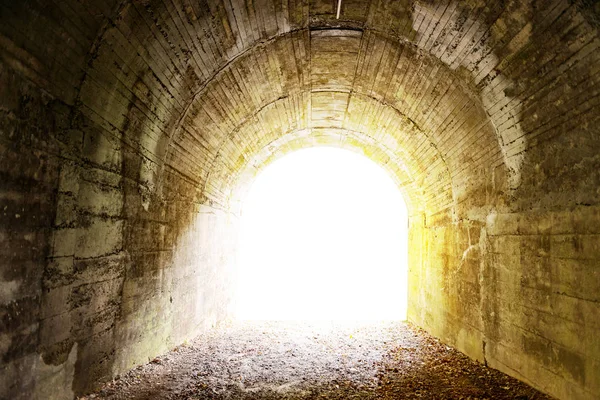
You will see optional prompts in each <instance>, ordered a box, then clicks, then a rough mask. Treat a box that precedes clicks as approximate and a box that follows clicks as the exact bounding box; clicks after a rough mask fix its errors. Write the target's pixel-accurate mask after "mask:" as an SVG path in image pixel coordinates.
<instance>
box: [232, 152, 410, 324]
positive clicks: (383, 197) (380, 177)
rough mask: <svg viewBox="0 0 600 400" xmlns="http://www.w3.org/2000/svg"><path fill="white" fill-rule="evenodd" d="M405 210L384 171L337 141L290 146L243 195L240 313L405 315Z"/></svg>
mask: <svg viewBox="0 0 600 400" xmlns="http://www.w3.org/2000/svg"><path fill="white" fill-rule="evenodd" d="M407 227H408V223H407V215H406V205H405V203H404V200H403V198H402V196H401V194H400V192H399V191H398V189H397V187H396V186H395V184H394V182H393V181H392V179H391V178H390V177H389V176H388V175H387V173H386V172H385V171H384V170H383V169H382V168H381V167H379V166H378V165H377V164H375V163H374V162H372V161H371V160H369V159H368V158H366V157H364V156H361V155H358V154H355V153H352V152H350V151H347V150H341V149H336V148H323V147H320V148H311V149H305V150H300V151H297V152H294V153H292V154H289V155H287V156H285V157H283V158H281V159H280V160H277V161H275V162H274V163H273V164H272V165H270V166H269V167H268V168H266V169H265V170H264V172H262V173H261V174H260V175H259V176H258V177H257V179H256V181H255V182H254V184H253V185H252V187H251V189H250V191H249V192H248V195H247V197H246V199H245V201H244V203H243V208H242V218H241V227H240V229H241V235H240V242H239V245H240V248H239V253H238V268H239V276H238V278H239V279H238V285H239V286H238V291H237V293H238V298H237V316H238V318H239V319H270V320H382V319H388V320H389V319H405V317H406V297H407V266H406V263H407V248H406V246H407V241H408V239H407Z"/></svg>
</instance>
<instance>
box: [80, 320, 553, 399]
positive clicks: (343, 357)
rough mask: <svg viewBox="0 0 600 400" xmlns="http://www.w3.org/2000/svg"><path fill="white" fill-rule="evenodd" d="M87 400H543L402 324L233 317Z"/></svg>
mask: <svg viewBox="0 0 600 400" xmlns="http://www.w3.org/2000/svg"><path fill="white" fill-rule="evenodd" d="M80 399H81V400H84V399H85V400H87V399H137V400H141V399H178V400H179V399H186V400H192V399H261V400H263V399H390V400H392V399H394V400H396V399H522V400H525V399H550V397H548V396H546V395H543V394H541V393H539V392H537V391H536V390H534V389H532V388H530V387H529V386H527V385H525V384H523V383H521V382H519V381H517V380H515V379H513V378H510V377H508V376H506V375H504V374H502V373H500V372H498V371H496V370H493V369H490V368H487V367H485V366H484V365H482V364H480V363H477V362H475V361H472V360H470V359H469V358H467V357H466V356H464V355H463V354H461V353H459V352H458V351H456V350H454V349H452V348H450V347H448V346H446V345H444V344H442V343H440V342H439V341H438V340H436V339H435V338H433V337H431V336H429V335H427V334H426V333H425V332H423V331H421V330H419V329H416V328H414V327H411V326H410V325H408V324H405V323H401V322H389V323H379V324H361V325H355V324H343V323H335V324H333V323H320V324H319V323H304V322H252V323H237V324H233V325H230V326H227V327H223V328H221V329H218V330H214V331H211V332H208V333H206V334H204V335H201V336H199V337H198V338H196V339H195V340H194V341H193V342H190V343H187V344H185V345H182V346H179V347H178V348H176V349H174V350H173V351H171V352H169V353H167V354H164V355H162V356H160V357H157V358H156V359H154V360H152V361H151V362H150V363H148V364H146V365H143V366H140V367H138V368H136V369H134V370H132V371H130V372H129V373H128V374H126V375H124V376H121V377H119V378H117V379H115V380H113V381H111V382H108V383H107V384H105V385H104V387H103V388H102V389H101V390H100V391H98V392H97V393H94V394H92V395H89V396H86V397H81V398H80Z"/></svg>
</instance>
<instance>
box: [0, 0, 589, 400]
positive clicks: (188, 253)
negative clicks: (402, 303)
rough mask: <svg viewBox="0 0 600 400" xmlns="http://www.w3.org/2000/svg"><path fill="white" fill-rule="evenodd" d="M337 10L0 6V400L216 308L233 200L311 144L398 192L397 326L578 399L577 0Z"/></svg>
mask: <svg viewBox="0 0 600 400" xmlns="http://www.w3.org/2000/svg"><path fill="white" fill-rule="evenodd" d="M334 3H335V2H332V1H320V0H319V1H314V2H303V1H291V2H290V1H283V2H279V1H270V0H264V1H259V2H252V3H250V2H237V1H228V2H221V1H218V0H214V1H213V0H211V1H200V2H190V1H187V0H172V1H162V0H148V1H129V0H124V1H121V2H106V1H102V2H100V1H93V0H90V1H88V2H86V3H85V4H83V3H81V2H79V1H75V0H73V1H62V2H60V4H54V3H53V5H52V6H49V5H46V4H42V2H8V1H6V2H2V3H0V44H1V45H0V178H2V179H1V181H0V202H1V203H0V210H2V211H1V212H2V215H1V218H2V224H1V225H0V246H1V247H0V254H1V258H0V278H1V286H0V295H1V297H0V307H1V308H0V318H1V319H2V321H3V323H2V325H1V326H0V354H1V356H2V361H1V368H2V371H1V372H2V373H1V374H0V388H1V389H2V390H3V391H4V392H0V397H2V396H5V397H9V398H19V397H21V398H30V397H35V396H37V397H39V398H51V397H55V398H64V397H69V396H71V395H72V393H73V392H75V393H83V392H85V391H87V390H90V388H92V387H93V385H94V384H95V383H96V382H99V381H102V380H106V379H108V378H110V377H111V376H113V375H115V374H118V373H120V372H123V371H125V370H127V369H128V368H130V367H132V366H134V365H136V364H138V363H141V362H144V361H146V360H147V359H148V358H149V357H153V356H155V355H156V354H158V353H160V352H162V351H164V350H165V349H167V348H168V347H170V346H174V345H176V344H178V343H180V342H181V341H183V340H185V338H187V337H190V336H193V335H194V334H195V333H196V332H198V331H199V330H201V329H203V328H205V327H207V326H210V325H212V324H214V323H216V322H217V321H219V320H222V319H223V318H225V317H226V315H227V307H228V301H229V297H230V296H231V292H230V290H229V287H230V286H231V272H232V265H233V264H232V255H233V253H234V251H233V249H234V248H235V240H234V238H235V226H236V218H235V216H234V214H235V210H236V209H237V207H238V206H239V204H238V202H239V199H240V197H241V193H243V189H244V187H246V186H247V184H248V182H249V181H250V180H251V179H252V177H253V176H255V175H256V173H258V171H260V170H261V169H262V168H264V166H265V165H267V164H268V163H269V162H271V161H272V160H273V159H274V158H276V157H280V156H282V155H283V154H285V153H286V152H289V151H293V150H294V149H297V148H301V147H305V146H311V145H319V144H327V145H336V146H342V147H348V148H352V149H354V150H356V151H360V152H362V153H363V154H365V155H366V156H368V157H370V158H372V159H373V160H375V161H376V162H378V163H380V164H381V165H383V166H384V167H385V168H386V169H387V170H388V171H389V172H390V173H391V174H392V175H393V176H394V178H395V180H396V181H397V182H398V184H399V186H400V187H401V188H402V190H403V192H404V194H405V196H406V198H407V203H408V205H409V209H410V211H409V212H410V214H411V232H410V237H411V239H410V240H411V246H410V249H411V251H412V253H411V254H410V258H411V265H410V269H411V272H410V276H411V282H410V310H409V318H410V319H411V320H412V321H413V322H415V323H416V324H418V325H420V326H422V327H424V328H426V329H427V330H429V331H431V332H432V333H434V334H435V335H437V336H439V337H441V338H442V339H444V340H445V341H446V342H448V343H450V344H452V345H455V346H457V347H458V348H459V349H461V350H462V351H464V352H465V353H467V354H469V355H470V356H472V357H474V358H477V359H479V360H481V361H483V362H487V363H488V364H489V365H491V366H493V367H495V368H499V369H501V370H503V371H505V372H507V373H509V374H511V375H514V376H517V377H519V378H520V379H523V380H525V381H528V382H529V383H531V384H533V385H534V386H536V387H538V388H540V389H542V390H544V391H546V392H549V393H551V394H554V395H556V396H558V397H561V398H578V399H591V398H596V397H598V395H599V394H600V387H599V386H598V385H599V382H600V377H599V376H598V371H600V368H598V367H599V365H598V364H600V347H599V346H598V343H597V341H596V340H595V338H594V335H595V334H594V332H595V331H596V330H597V328H598V321H600V299H599V298H598V294H597V293H598V289H600V273H599V272H598V271H597V267H596V264H597V259H598V255H599V254H600V249H599V246H600V244H599V240H598V239H599V236H598V234H599V232H597V229H596V228H595V227H596V226H597V225H598V206H599V204H598V199H599V193H598V189H597V188H598V187H599V183H600V176H598V174H599V172H598V171H600V168H599V167H600V165H599V164H600V162H599V161H600V160H599V159H598V155H597V150H598V149H599V148H600V143H598V142H599V140H600V132H599V130H598V129H599V126H600V124H598V122H599V119H600V113H599V112H598V111H597V110H598V104H597V103H598V98H599V97H598V90H599V89H598V86H599V85H598V84H599V83H600V82H599V81H600V77H599V75H598V68H599V66H600V63H599V61H600V60H599V57H600V52H599V51H598V46H599V45H600V42H599V40H598V27H599V22H598V21H599V18H598V15H599V14H600V10H599V9H598V7H599V6H598V5H597V2H593V1H585V0H579V1H575V2H571V1H567V0H552V1H533V0H531V1H529V0H527V1H517V0H514V1H504V2H500V1H498V2H484V1H478V0H471V1H464V2H462V1H461V2H458V1H444V2H442V1H431V0H428V1H412V0H402V1H397V0H395V1H392V0H372V1H360V0H343V1H342V16H341V18H340V20H336V19H335V4H334ZM50 388H53V390H56V391H55V392H53V393H49V392H47V390H49V389H50Z"/></svg>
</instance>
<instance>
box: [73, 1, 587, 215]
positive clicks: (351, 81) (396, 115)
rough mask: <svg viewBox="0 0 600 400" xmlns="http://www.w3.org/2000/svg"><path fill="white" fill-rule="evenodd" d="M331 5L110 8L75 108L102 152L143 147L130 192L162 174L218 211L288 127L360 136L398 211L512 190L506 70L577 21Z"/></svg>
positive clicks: (448, 7)
mask: <svg viewBox="0 0 600 400" xmlns="http://www.w3.org/2000/svg"><path fill="white" fill-rule="evenodd" d="M342 4H343V7H342V17H341V19H340V20H336V19H335V15H334V12H335V4H333V2H331V1H316V2H311V3H310V4H307V3H302V2H287V1H283V2H273V1H263V2H254V3H245V2H236V1H226V2H209V3H204V2H200V3H197V2H189V1H181V2H180V1H178V0H171V1H166V0H165V1H132V2H125V3H124V4H122V5H121V7H120V8H119V11H118V12H117V15H118V16H117V18H115V19H114V21H111V22H110V24H108V25H107V26H106V27H105V28H106V29H105V31H104V32H103V33H102V34H101V35H100V36H99V37H98V38H97V40H96V44H95V47H94V49H93V52H92V60H91V61H90V62H89V68H87V70H86V76H85V77H84V79H83V82H82V86H81V91H80V93H79V95H78V101H79V103H80V104H81V109H82V111H83V112H84V113H85V114H86V116H88V117H90V118H91V119H92V120H94V121H96V122H99V123H100V125H101V126H103V127H104V128H105V129H106V131H107V132H109V133H110V134H111V135H113V138H112V139H111V138H110V136H108V138H107V140H108V141H109V142H110V141H111V140H113V141H120V142H123V143H125V144H126V145H129V146H133V147H135V148H141V149H142V150H143V154H144V156H145V157H146V160H144V163H143V165H142V167H141V168H142V171H140V174H139V177H140V178H139V179H140V181H141V183H142V184H143V185H146V186H147V187H149V188H150V189H152V188H154V187H157V186H160V185H158V182H159V181H160V179H161V174H162V171H164V170H165V169H166V170H168V171H170V172H172V173H176V174H178V175H180V176H181V177H184V178H185V179H188V180H189V181H190V182H192V183H194V184H195V185H196V186H197V187H202V188H204V189H205V190H204V193H203V196H204V197H205V198H207V199H208V201H211V202H212V203H216V204H221V205H223V206H225V205H226V204H227V202H228V199H230V197H231V196H232V191H235V187H234V186H235V185H234V184H237V183H236V182H238V180H236V177H237V176H238V175H240V174H241V173H242V172H241V171H242V170H244V169H245V168H247V167H248V166H249V163H256V160H257V158H256V155H257V154H259V153H260V152H261V151H263V149H264V148H265V147H266V146H270V145H271V147H270V148H271V149H272V150H273V151H276V150H277V148H276V147H273V144H274V143H279V142H278V140H279V139H280V138H281V137H282V136H285V135H289V134H294V133H298V132H306V133H307V135H308V136H307V137H310V135H314V134H316V133H318V134H319V135H322V133H323V131H329V133H328V134H329V135H338V136H339V137H340V142H343V141H344V138H345V136H346V135H347V133H348V132H352V135H353V136H354V137H363V138H362V139H359V141H363V142H364V141H369V142H372V141H373V140H374V141H375V143H377V145H378V146H379V153H381V154H387V153H390V152H392V153H394V154H396V155H397V156H398V157H397V158H395V159H392V160H388V159H386V158H385V157H383V158H380V159H378V156H374V154H375V152H371V153H370V156H372V157H373V158H374V159H375V160H376V161H378V162H380V163H381V164H386V163H389V162H391V163H394V164H395V165H394V166H390V167H389V169H391V170H394V171H405V173H406V176H398V177H397V180H398V181H399V182H402V183H403V184H405V187H404V189H405V191H406V192H407V194H408V196H409V197H413V200H409V202H410V203H412V204H416V203H419V204H421V206H420V207H419V209H420V210H426V211H427V212H428V213H429V214H434V213H437V212H440V211H444V210H450V208H452V207H451V206H452V205H457V204H460V203H461V202H463V201H464V200H465V199H467V198H470V200H469V201H472V202H473V201H474V202H475V203H474V204H470V206H471V207H473V206H474V207H484V206H485V204H490V203H491V201H490V196H491V197H497V196H498V195H499V194H501V193H502V192H504V191H505V190H506V189H507V186H508V187H509V188H513V189H514V188H516V187H518V185H519V183H520V168H521V164H522V159H523V156H522V153H523V150H524V149H525V148H526V146H527V145H528V144H527V140H526V137H525V134H524V132H523V129H522V127H521V124H520V122H519V116H520V113H521V112H523V103H522V101H521V100H520V97H519V96H517V95H518V94H520V93H521V92H523V91H526V90H528V89H529V88H528V87H523V86H522V85H523V83H522V82H523V80H521V81H520V83H519V84H517V83H515V81H514V80H512V79H511V76H516V75H527V74H526V72H527V69H528V68H531V65H524V63H522V62H520V61H519V59H518V57H517V56H518V55H519V52H523V51H527V52H529V53H531V52H534V51H537V49H531V48H528V46H529V44H528V43H530V42H529V39H530V36H531V35H532V24H537V25H536V30H535V33H534V34H535V35H543V34H544V30H545V28H547V27H548V26H550V24H552V23H553V21H557V19H558V21H559V23H560V21H562V20H561V19H559V18H560V17H561V16H562V17H564V16H565V15H567V16H568V19H567V18H563V20H565V21H568V23H573V22H572V21H578V18H577V16H578V14H577V12H578V10H576V9H575V7H569V5H568V4H565V2H561V1H556V2H554V3H553V5H552V6H550V7H547V8H545V9H543V10H542V11H541V12H539V13H533V5H532V4H529V3H528V2H517V1H515V2H508V3H507V4H504V3H503V2H479V1H470V2H430V1H417V2H412V1H391V0H390V1H377V0H372V1H370V2H365V1H357V0H352V1H351V0H344V1H343V3H342ZM501 15H502V19H499V16H501ZM579 19H581V17H579ZM507 21H511V22H512V23H511V24H508V23H507ZM579 22H580V23H582V22H583V21H579ZM576 28H577V27H573V29H576ZM549 39H554V38H553V37H551V38H549ZM554 44H556V43H554ZM296 143H297V144H298V145H299V143H300V142H298V141H296ZM306 143H309V141H307V142H306ZM258 167H259V168H260V166H258ZM244 176H247V175H244ZM232 185H233V186H232ZM472 194H484V195H483V196H470V195H472ZM476 198H479V199H480V200H473V199H476ZM477 201H479V202H480V203H481V204H478V203H477ZM415 211H418V210H415ZM454 216H455V217H456V216H457V215H456V210H454Z"/></svg>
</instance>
